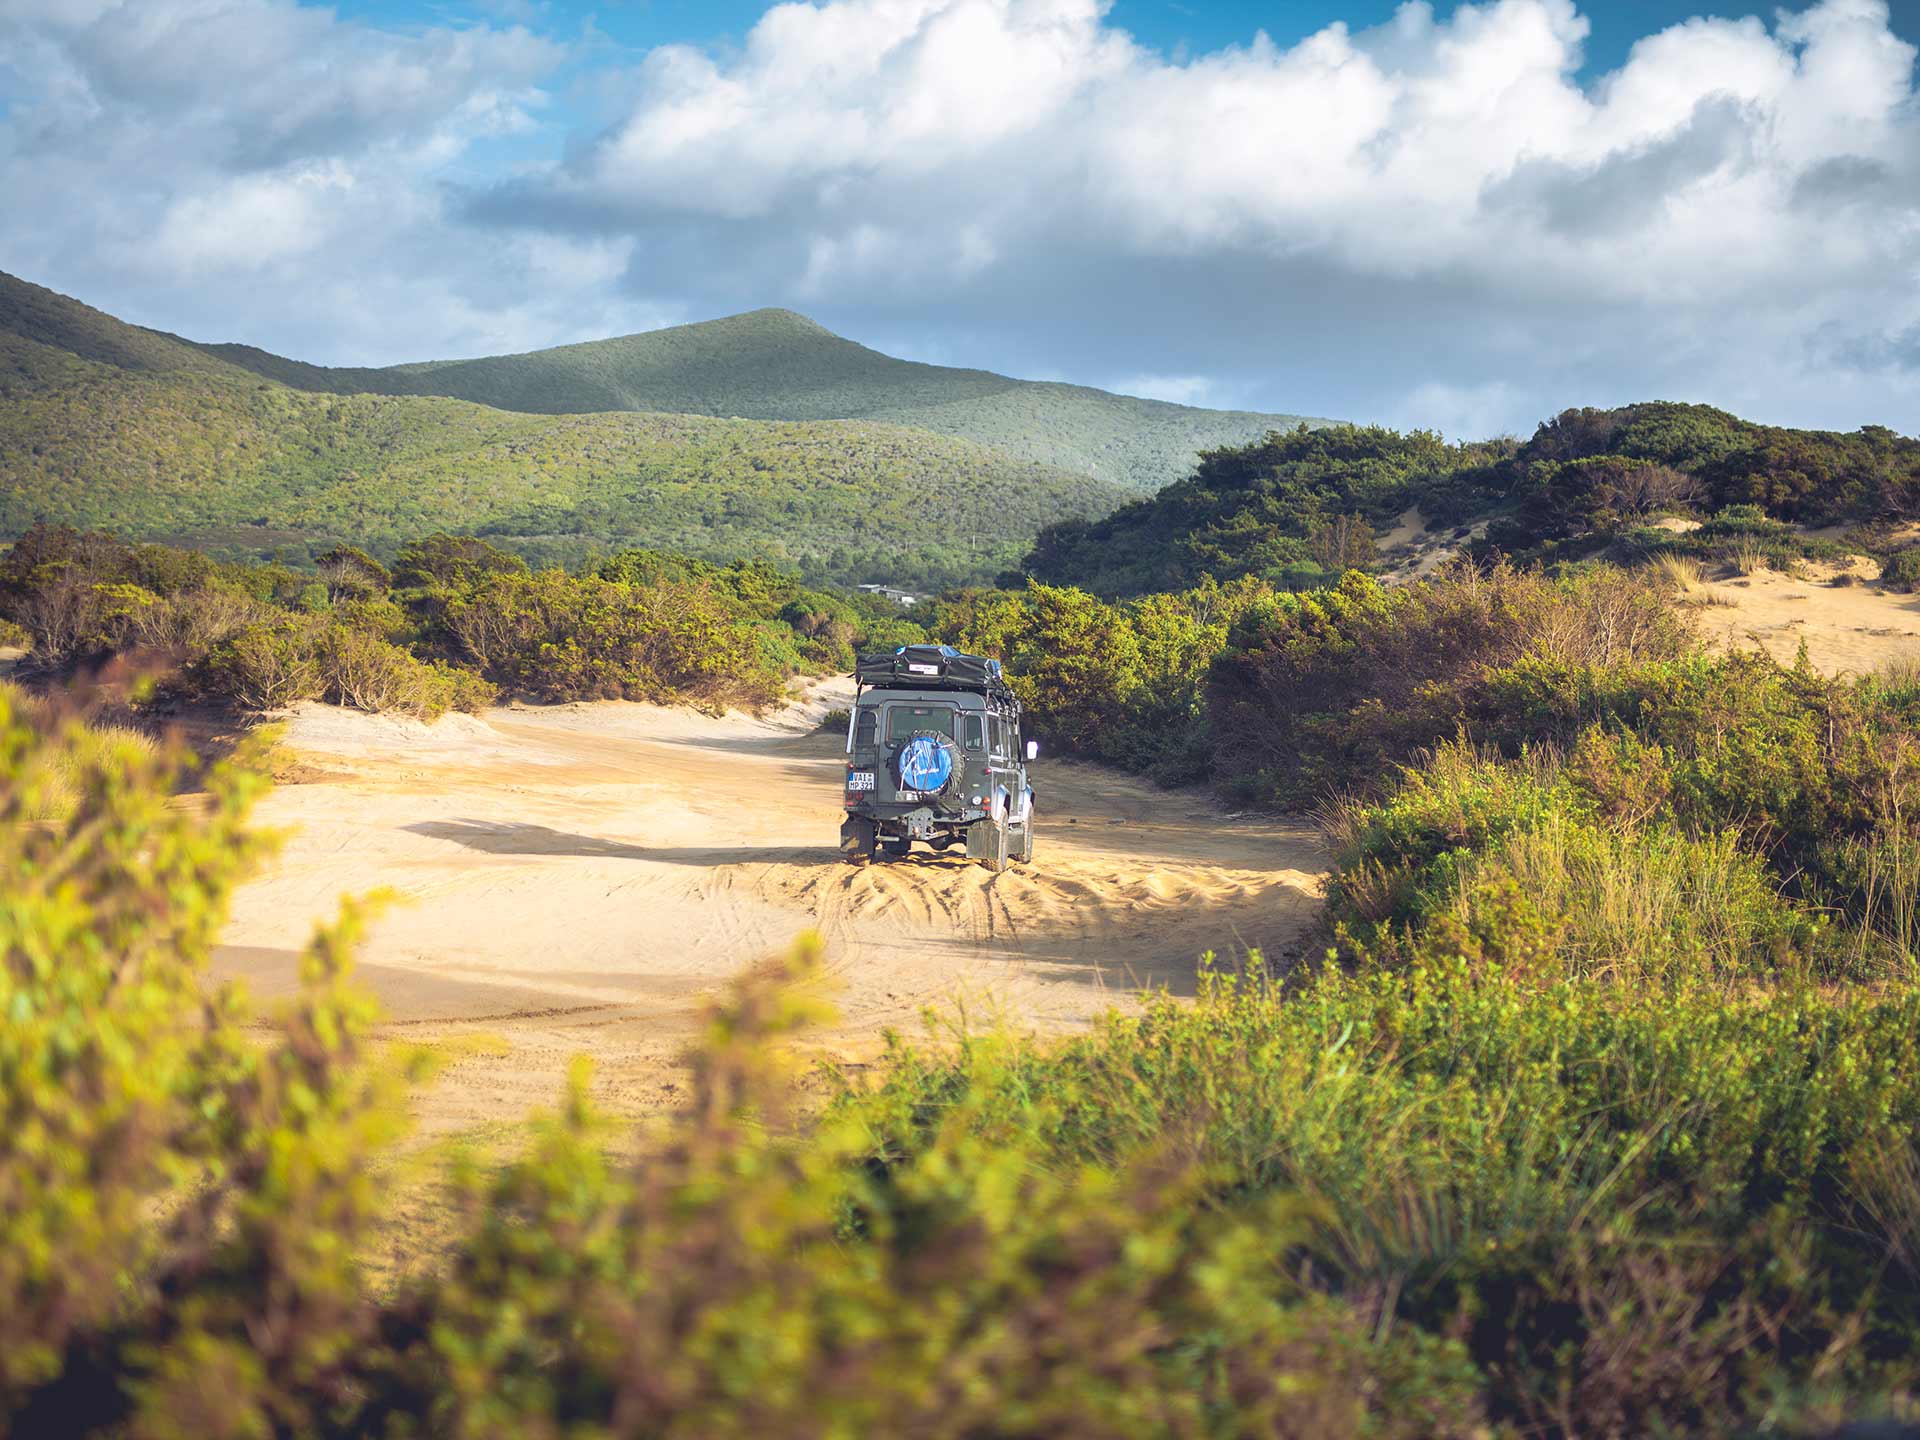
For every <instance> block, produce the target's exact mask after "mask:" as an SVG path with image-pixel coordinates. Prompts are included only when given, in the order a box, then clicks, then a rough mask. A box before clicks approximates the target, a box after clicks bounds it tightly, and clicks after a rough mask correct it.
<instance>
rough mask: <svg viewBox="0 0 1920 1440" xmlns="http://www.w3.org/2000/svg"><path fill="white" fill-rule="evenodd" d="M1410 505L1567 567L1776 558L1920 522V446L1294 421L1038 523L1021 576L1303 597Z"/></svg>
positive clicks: (1659, 425) (1590, 425)
mask: <svg viewBox="0 0 1920 1440" xmlns="http://www.w3.org/2000/svg"><path fill="white" fill-rule="evenodd" d="M1410 509H1417V510H1418V511H1419V512H1420V513H1421V515H1422V516H1423V517H1424V518H1425V520H1426V521H1427V523H1428V524H1429V525H1430V526H1434V525H1452V526H1456V527H1460V526H1464V525H1466V523H1467V522H1468V521H1470V520H1483V521H1486V522H1488V525H1489V528H1488V529H1487V532H1486V536H1485V538H1484V540H1483V541H1481V542H1479V543H1478V544H1477V545H1476V546H1475V553H1476V554H1477V555H1478V557H1479V558H1480V559H1482V560H1491V559H1493V558H1495V557H1496V556H1498V555H1501V554H1504V555H1507V556H1510V557H1516V558H1525V559H1529V560H1534V559H1554V560H1560V559H1566V558H1571V557H1577V556H1580V555H1583V554H1592V553H1594V552H1596V551H1598V550H1602V549H1605V548H1607V547H1609V546H1612V545H1616V544H1619V545H1622V546H1623V547H1624V549H1625V551H1626V552H1627V553H1628V554H1633V553H1644V552H1645V551H1647V550H1649V549H1673V550H1678V551H1681V552H1682V553H1686V554H1693V555H1700V554H1714V555H1716V556H1717V555H1719V554H1723V553H1724V552H1725V551H1727V550H1729V549H1731V548H1732V547H1733V546H1734V544H1735V543H1737V542H1736V541H1735V540H1734V539H1733V538H1731V537H1733V536H1734V535H1736V534H1738V535H1739V537H1740V540H1741V541H1752V542H1755V543H1758V544H1759V545H1761V546H1762V548H1763V549H1764V551H1765V552H1766V553H1767V554H1768V555H1769V556H1771V557H1772V558H1773V560H1774V563H1776V564H1778V563H1781V562H1782V561H1783V560H1784V559H1786V558H1788V557H1790V556H1793V555H1798V554H1803V553H1808V551H1809V550H1810V549H1811V550H1818V549H1820V548H1821V547H1822V544H1823V542H1812V543H1811V545H1810V544H1809V543H1808V542H1805V541H1803V540H1800V539H1799V538H1797V537H1795V536H1794V535H1793V534H1792V533H1791V532H1790V531H1789V529H1788V524H1789V523H1792V524H1812V525H1826V524H1836V523H1843V522H1847V523H1854V524H1860V523H1865V522H1882V521H1886V520H1891V519H1899V518H1903V517H1911V516H1913V515H1915V514H1920V440H1914V439H1909V438H1906V437H1903V436H1899V435H1896V434H1894V433H1893V432H1892V431H1891V430H1887V429H1885V428H1884V427H1880V426H1868V427H1866V428H1864V429H1862V430H1860V431H1857V432H1855V433H1854V434H1851V435H1842V434H1836V433H1832V432H1828V431H1813V430H1786V429H1781V428H1779V427H1775V426H1765V425H1755V424H1751V423H1749V422H1747V421H1744V420H1740V419H1738V418H1736V417H1734V416H1732V415H1729V414H1727V413H1726V412H1724V411H1721V410H1715V409H1713V408H1712V407H1710V406H1705V405H1676V404H1667V403H1655V404H1645V405H1627V406H1623V407H1621V408H1620V409H1617V410H1591V409H1588V410H1568V411H1566V412H1564V413H1562V414H1560V415H1558V416H1555V417H1554V418H1553V419H1551V420H1548V421H1546V422H1545V423H1543V424H1542V425H1541V426H1540V427H1539V428H1538V429H1537V430H1536V431H1535V432H1534V434H1533V437H1532V438H1531V439H1530V440H1528V441H1527V442H1526V443H1524V444H1518V443H1515V442H1512V441H1496V442H1490V443H1487V444H1481V445H1448V444H1444V443H1443V442H1442V441H1441V440H1440V438H1439V437H1438V436H1436V435H1430V434H1427V433H1425V432H1421V431H1415V432H1412V433H1411V434H1404V435H1403V434H1399V433H1397V432H1395V431H1391V430H1384V429H1381V428H1379V427H1377V426H1367V427H1362V426H1353V425H1333V426H1328V427H1325V428H1323V429H1319V430H1312V431H1309V430H1306V429H1299V430H1295V431H1290V432H1287V433H1284V434H1280V433H1275V434H1270V435H1268V436H1267V437H1266V438H1265V439H1264V440H1261V441H1257V442H1255V443H1253V444H1249V445H1244V446H1239V447H1235V448H1231V449H1223V450H1216V451H1213V452H1210V453H1208V454H1206V455H1204V456H1202V457H1201V462H1200V464H1199V466H1198V467H1197V469H1196V470H1195V471H1194V473H1193V474H1192V475H1191V476H1189V477H1187V478H1185V479H1182V480H1179V481H1177V482H1175V483H1174V484H1172V485H1169V486H1167V487H1166V488H1165V489H1164V490H1162V491H1161V492H1160V493H1159V494H1158V495H1155V496H1154V497H1152V498H1151V499H1148V500H1141V501H1136V502H1134V503H1133V504H1131V505H1126V506H1123V507H1121V508H1120V509H1119V510H1116V511H1114V512H1113V514H1111V515H1109V516H1107V517H1106V518H1104V519H1098V520H1091V521H1087V520H1068V521H1063V522H1062V523H1060V524H1057V525H1054V526H1051V527H1049V528H1048V529H1046V530H1043V531H1042V532H1041V533H1040V536H1039V538H1038V540H1037V541H1036V542H1035V545H1034V548H1033V550H1032V552H1031V553H1030V554H1029V555H1028V556H1027V558H1026V560H1025V561H1023V562H1022V568H1023V570H1024V571H1025V573H1027V574H1029V575H1032V576H1035V577H1037V578H1038V579H1041V580H1044V581H1048V582H1051V583H1055V584H1060V583H1066V584H1074V585H1080V586H1084V587H1085V588H1087V589H1089V590H1092V591H1095V592H1097V593H1099V594H1103V595H1129V594H1138V593H1141V592H1143V591H1151V590H1172V589H1180V588H1184V587H1186V586H1189V585H1193V584H1196V583H1197V582H1198V581H1199V579H1200V577H1201V576H1202V575H1203V574H1204V575H1211V576H1213V577H1214V578H1215V579H1220V580H1224V579H1227V578H1229V577H1233V576H1240V575H1258V576H1262V577H1264V578H1265V579H1267V580H1269V581H1271V582H1272V583H1274V584H1276V585H1279V586H1281V587H1283V588H1287V589H1305V588H1310V587H1312V586H1315V585H1322V584H1327V583H1331V582H1332V581H1333V580H1334V579H1336V578H1337V577H1338V575H1339V573H1340V572H1341V571H1342V570H1344V569H1347V568H1350V567H1362V568H1364V567H1365V566H1366V565H1368V564H1369V563H1370V561H1371V559H1372V555H1371V549H1372V547H1371V543H1370V539H1371V532H1372V531H1373V530H1378V529H1380V528H1382V527H1385V526H1388V525H1391V524H1392V523H1393V522H1394V520H1395V518H1396V517H1397V516H1399V515H1401V514H1402V513H1403V512H1404V511H1407V510H1410ZM1663 512H1665V513H1681V514H1697V515H1700V516H1702V517H1707V516H1712V517H1715V519H1716V520H1719V521H1721V522H1724V523H1722V524H1721V525H1720V527H1719V528H1718V529H1716V528H1715V525H1714V524H1713V522H1711V521H1710V522H1709V524H1708V526H1707V528H1706V530H1705V531H1704V532H1702V533H1699V534H1696V535H1693V536H1688V537H1676V536H1674V535H1671V534H1668V533H1665V532H1659V531H1651V530H1648V529H1646V528H1644V527H1645V525H1646V522H1647V521H1648V519H1649V518H1650V517H1652V516H1654V515H1657V514H1660V513H1663ZM1769 527H1770V528H1769ZM1459 533H1460V535H1462V536H1464V535H1465V533H1466V532H1465V531H1464V530H1461V531H1460V532H1459ZM1827 548H1829V549H1831V548H1832V547H1831V546H1830V543H1829V544H1828V545H1827Z"/></svg>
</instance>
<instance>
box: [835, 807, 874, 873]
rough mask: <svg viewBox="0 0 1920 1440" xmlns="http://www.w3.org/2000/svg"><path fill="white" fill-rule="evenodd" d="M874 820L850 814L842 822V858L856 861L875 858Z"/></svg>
mask: <svg viewBox="0 0 1920 1440" xmlns="http://www.w3.org/2000/svg"><path fill="white" fill-rule="evenodd" d="M873 842H874V826H873V821H871V820H865V819H862V818H861V817H860V816H858V815H849V816H848V817H847V818H846V819H845V820H843V821H841V822H840V858H841V859H843V860H851V861H854V862H856V863H858V862H861V861H865V860H871V859H872V858H873Z"/></svg>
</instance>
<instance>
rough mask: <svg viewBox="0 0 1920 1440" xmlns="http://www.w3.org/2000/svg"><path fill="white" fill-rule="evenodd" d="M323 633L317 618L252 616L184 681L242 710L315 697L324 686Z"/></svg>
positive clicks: (281, 706) (274, 707) (281, 707)
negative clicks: (261, 617) (187, 680)
mask: <svg viewBox="0 0 1920 1440" xmlns="http://www.w3.org/2000/svg"><path fill="white" fill-rule="evenodd" d="M323 633H324V631H323V628H322V625H321V623H320V622H319V621H318V620H316V619H314V618H312V617H307V616H297V615H282V616H279V617H277V618H275V619H271V620H259V621H255V622H254V623H253V624H251V625H248V626H246V627H245V628H243V629H241V630H239V631H238V632H236V633H235V634H233V635H230V636H229V637H227V639H225V640H223V641H221V642H220V644H218V645H216V646H215V647H214V648H213V650H212V651H211V652H209V653H208V655H207V656H206V658H205V659H204V660H202V661H201V662H199V663H198V664H197V665H195V666H193V667H192V669H191V670H190V671H189V683H190V685H191V686H192V688H193V689H194V691H195V692H196V693H197V694H199V695H201V696H202V697H204V698H206V699H209V700H212V701H214V702H215V703H217V704H222V705H231V706H233V707H235V708H236V709H239V710H245V711H254V712H260V711H267V710H284V709H286V708H287V707H288V706H290V705H297V704H299V703H300V702H301V701H303V700H318V699H319V698H320V696H321V695H322V694H323V693H324V691H325V689H326V679H325V676H324V675H323V673H322V670H321V663H320V644H321V638H322V635H323Z"/></svg>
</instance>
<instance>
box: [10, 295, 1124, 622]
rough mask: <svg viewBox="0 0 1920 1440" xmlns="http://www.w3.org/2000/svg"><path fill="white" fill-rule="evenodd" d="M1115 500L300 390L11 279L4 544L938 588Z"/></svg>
mask: <svg viewBox="0 0 1920 1440" xmlns="http://www.w3.org/2000/svg"><path fill="white" fill-rule="evenodd" d="M1119 498H1121V497H1120V493H1119V492H1118V491H1117V490H1116V489H1115V488H1114V487H1112V486H1110V485H1108V484H1106V483H1105V482H1103V481H1100V480H1097V479H1094V478H1092V477H1091V476H1089V475H1085V474H1076V473H1072V472H1070V471H1067V470H1063V469H1059V468H1057V467H1050V466H1047V465H1043V464H1038V463H1034V462H1032V461H1028V460H1023V459H1018V458H1014V457H1011V456H1009V455H1007V454H1005V453H1002V452H1000V451H997V450H993V449H989V448H987V447H985V446H982V445H979V444H976V443H973V442H970V441H967V440H964V439H957V438H954V437H953V436H951V435H941V434H934V433H931V432H929V431H926V430H916V429H912V428H908V427H907V426H905V425H900V424H891V423H878V422H875V421H868V420H808V421H802V422H792V423H780V422H775V421H768V420H737V419H723V418H715V417H713V416H708V415H675V414H638V413H623V412H614V413H596V414H578V415H575V414H565V415H547V414H540V415H536V414H526V413H513V412H508V411H504V410H499V409H490V408H487V407H485V406H482V405H477V404H473V403H470V402H468V401H464V400H457V399H443V398H436V397H431V396H389V395H356V394H320V393H314V392H312V391H309V390H296V389H290V388H288V387H286V386H284V385H281V384H279V383H276V382H274V381H272V380H265V379H262V378H260V377H258V376H255V375H252V374H249V373H247V372H246V371H244V370H241V369H239V368H237V367H235V366H233V365H230V364H227V363H226V362H225V361H223V360H220V359H218V358H216V357H215V356H213V355H211V354H209V353H207V352H204V351H202V350H200V349H198V348H196V347H194V346H191V345H188V344H186V343H184V342H181V341H177V340H174V339H172V338H171V337H166V336H161V335H157V334H154V333H152V332H149V331H143V330H139V329H137V328H135V327H132V326H127V325H123V324H121V323H120V322H118V321H115V320H113V319H112V318H111V317H108V316H105V315H102V314H100V313H99V312H98V311H94V310H90V309H88V308H87V307H85V306H82V305H79V304H76V303H75V302H72V301H69V300H66V299H64V298H63V297H60V296H56V295H53V294H52V292H49V291H45V290H41V289H39V288H38V287H34V286H28V285H24V284H22V283H20V282H17V281H13V280H10V279H6V278H4V277H0V533H6V534H19V533H20V532H21V531H23V530H25V529H26V528H27V527H29V526H30V525H33V524H35V523H38V522H51V523H58V524H71V525H75V526H80V527H89V526H100V525H111V526H112V527H113V528H114V529H116V530H117V531H119V532H120V533H123V534H126V535H129V536H135V537H156V538H158V537H165V538H168V539H173V540H181V541H199V542H200V543H204V544H208V545H210V546H212V547H213V548H217V549H220V550H222V551H225V552H227V553H232V554H248V553H253V554H259V553H265V552H269V551H273V550H277V549H282V548H284V547H288V546H290V545H291V547H292V548H293V549H294V550H295V551H296V552H297V551H298V549H299V547H300V545H301V544H302V543H303V542H305V543H306V544H307V548H308V549H309V550H310V551H312V550H322V549H325V548H327V546H328V545H330V544H331V543H333V542H335V541H341V540H345V541H351V542H354V543H357V544H361V545H364V546H366V547H368V548H370V549H373V550H376V551H380V552H390V551H391V550H392V549H393V548H394V547H395V546H396V545H397V544H399V543H400V542H401V541H402V540H404V539H407V538H410V537H412V536H416V535H419V534H423V533H428V532H431V531H434V530H458V531H461V532H464V533H479V534H483V535H486V536H487V537H489V538H491V539H493V540H495V541H496V542H498V543H500V544H502V545H504V546H506V547H508V548H511V549H516V550H519V551H521V552H522V553H527V554H529V555H530V556H532V557H534V558H537V559H553V558H563V559H572V560H575V561H578V560H580V559H582V558H585V557H586V556H587V555H590V554H591V553H593V552H594V551H596V550H597V551H599V552H602V553H604V552H605V551H608V550H614V549H621V548H627V547H635V546H638V547H648V548H661V549H671V550H676V551H681V552H685V553H689V554H694V555H699V556H703V557H707V558H714V559H732V558H736V557H742V556H755V557H764V558H767V559H770V560H773V561H776V562H779V563H782V564H786V565H789V566H793V567H796V568H800V569H802V570H805V571H807V572H808V573H810V574H812V575H814V576H816V577H819V578H831V579H838V580H897V581H901V582H904V583H908V584H916V585H922V586H930V585H940V584H952V583H958V582H962V581H967V580H977V579H981V578H984V577H987V576H990V575H992V574H993V573H995V572H996V571H997V570H999V569H1002V568H1004V567H1005V566H1006V565H1008V564H1010V563H1011V562H1012V561H1014V560H1016V559H1017V558H1018V556H1019V554H1020V553H1021V551H1022V550H1024V548H1025V547H1026V544H1027V543H1028V542H1029V540H1030V539H1031V537H1032V536H1033V534H1034V533H1035V532H1036V531H1037V530H1039V529H1040V528H1041V527H1042V526H1044V525H1046V524H1049V523H1052V522H1054V521H1057V520H1060V519H1064V518H1068V517H1072V516H1084V515H1092V514H1098V513H1102V512H1104V511H1105V510H1107V509H1110V508H1111V507H1112V506H1113V504H1114V503H1116V501H1117V500H1118V499H1119ZM294 558H296V559H299V558H302V557H301V556H299V555H298V554H297V553H296V554H295V556H294Z"/></svg>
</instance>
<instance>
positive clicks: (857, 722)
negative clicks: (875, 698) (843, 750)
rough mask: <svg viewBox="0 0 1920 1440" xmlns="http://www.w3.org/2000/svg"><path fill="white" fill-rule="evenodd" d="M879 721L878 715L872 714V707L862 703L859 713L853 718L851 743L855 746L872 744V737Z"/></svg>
mask: <svg viewBox="0 0 1920 1440" xmlns="http://www.w3.org/2000/svg"><path fill="white" fill-rule="evenodd" d="M879 723H880V722H879V717H878V716H876V715H875V714H874V712H873V710H872V708H871V707H870V706H866V705H862V706H861V707H860V713H859V715H858V716H857V717H855V719H854V725H853V743H854V744H855V745H856V746H867V745H871V744H873V737H874V735H875V734H876V733H877V731H878V729H879Z"/></svg>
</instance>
